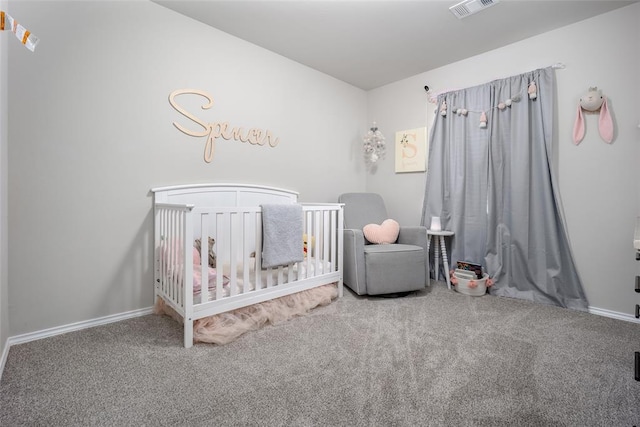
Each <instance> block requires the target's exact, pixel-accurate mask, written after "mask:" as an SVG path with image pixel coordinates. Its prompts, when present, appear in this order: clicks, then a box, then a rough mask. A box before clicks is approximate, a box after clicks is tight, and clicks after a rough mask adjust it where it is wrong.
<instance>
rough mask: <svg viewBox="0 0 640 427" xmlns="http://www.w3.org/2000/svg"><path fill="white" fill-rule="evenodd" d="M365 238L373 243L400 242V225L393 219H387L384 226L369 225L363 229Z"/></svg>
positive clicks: (383, 223)
mask: <svg viewBox="0 0 640 427" xmlns="http://www.w3.org/2000/svg"><path fill="white" fill-rule="evenodd" d="M362 232H363V233H364V237H365V238H366V239H367V240H368V241H369V242H371V243H375V244H378V245H380V244H389V243H395V241H396V240H398V234H399V233H400V224H398V222H397V221H395V220H393V219H385V220H384V221H383V222H382V224H380V225H378V224H367V225H365V226H364V228H363V229H362Z"/></svg>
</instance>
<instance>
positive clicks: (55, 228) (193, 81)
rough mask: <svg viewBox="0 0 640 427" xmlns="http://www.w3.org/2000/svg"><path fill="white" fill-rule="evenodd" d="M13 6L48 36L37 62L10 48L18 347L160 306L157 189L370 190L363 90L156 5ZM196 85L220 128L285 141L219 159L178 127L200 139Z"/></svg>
mask: <svg viewBox="0 0 640 427" xmlns="http://www.w3.org/2000/svg"><path fill="white" fill-rule="evenodd" d="M10 7H11V12H12V14H14V15H15V16H19V17H20V20H21V21H22V22H24V23H25V25H26V24H28V25H29V26H30V29H31V30H32V31H33V33H34V34H36V35H37V36H38V37H39V38H40V44H39V45H38V47H37V49H36V52H35V53H31V52H29V51H28V50H27V49H25V48H24V47H22V46H20V44H19V43H9V59H10V61H9V99H8V100H9V105H10V107H9V121H10V124H11V126H10V127H9V139H8V140H9V157H10V159H11V162H10V166H9V245H10V248H11V251H10V253H9V264H10V265H11V270H10V271H9V290H8V298H9V301H10V304H9V311H8V314H9V321H10V334H11V335H12V336H13V335H18V334H22V333H27V332H32V331H38V330H42V329H46V328H50V327H55V326H59V325H66V324H70V323H73V322H77V321H83V320H88V319H95V318H98V317H101V316H105V315H110V314H116V313H123V312H127V311H130V310H135V309H140V308H145V307H149V306H151V305H152V303H153V301H152V299H153V294H152V268H151V267H152V257H151V252H150V246H151V235H152V216H151V202H152V201H151V197H150V195H149V189H150V188H152V187H154V186H164V185H173V184H181V183H191V182H241V183H260V184H264V185H271V186H276V187H282V188H290V189H293V190H296V191H298V192H300V195H301V200H302V201H336V200H337V197H338V194H339V193H340V192H341V191H343V189H344V190H364V188H365V183H366V174H365V171H364V168H363V165H362V161H361V157H360V156H359V155H358V151H357V150H358V147H359V146H360V137H361V134H362V132H363V129H365V128H366V93H365V92H364V91H362V90H360V89H357V88H355V87H353V86H350V85H347V84H345V83H343V82H340V81H338V80H336V79H334V78H331V77H329V76H327V75H324V74H322V73H319V72H317V71H315V70H312V69H310V68H307V67H304V66H302V65H300V64H298V63H295V62H292V61H289V60H287V59H285V58H283V57H281V56H279V55H276V54H274V53H271V52H269V51H266V50H264V49H262V48H259V47H257V46H255V45H252V44H249V43H246V42H244V41H241V40H239V39H237V38H234V37H232V36H229V35H228V34H225V33H222V32H220V31H217V30H215V29H212V28H210V27H207V26H205V25H203V24H201V23H199V22H197V21H194V20H191V19H188V18H185V17H183V16H181V15H178V14H176V13H175V12H172V11H170V10H168V9H165V8H163V7H161V6H159V5H157V4H154V3H151V2H147V1H144V2H141V1H128V2H122V1H113V2H100V1H92V2H77V1H72V2H57V1H44V2H34V1H29V2H24V1H11V2H10ZM2 62H3V63H4V61H2ZM183 88H195V89H201V90H204V91H206V92H208V93H210V94H211V95H213V97H214V101H215V104H214V106H213V108H212V109H210V110H206V111H203V110H199V109H196V108H197V107H198V106H199V105H200V104H197V105H196V103H192V104H193V105H192V107H191V108H192V110H191V111H192V112H193V113H194V114H195V115H197V116H198V117H200V118H201V119H203V120H205V121H206V122H215V121H228V122H229V123H230V124H231V125H233V126H242V127H244V128H245V129H246V128H251V127H256V128H262V129H269V130H271V131H272V132H273V133H274V134H275V135H277V136H278V137H279V138H280V143H279V145H278V146H277V147H275V148H270V147H267V146H262V147H260V146H253V145H250V144H247V143H244V144H243V143H241V142H236V141H224V140H222V141H221V142H218V143H217V146H216V153H215V157H214V159H213V161H212V162H211V163H205V162H204V160H203V150H204V145H205V140H204V138H195V137H191V136H187V135H185V134H183V133H180V132H179V131H178V130H176V129H175V128H174V127H173V125H172V123H173V122H174V121H178V122H180V123H181V124H183V125H184V126H186V127H190V128H192V129H196V130H197V126H196V125H195V124H193V123H191V122H189V121H188V120H186V119H185V118H184V117H182V116H180V115H179V114H178V113H177V112H176V111H175V110H174V109H173V108H172V107H171V106H170V105H169V102H168V95H169V93H170V92H172V91H173V90H176V89H183ZM3 300H4V299H3ZM5 311H6V310H4V309H3V313H4V312H5ZM3 323H4V322H3Z"/></svg>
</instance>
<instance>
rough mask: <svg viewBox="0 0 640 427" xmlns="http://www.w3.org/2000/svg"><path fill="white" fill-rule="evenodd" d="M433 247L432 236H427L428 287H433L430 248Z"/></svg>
mask: <svg viewBox="0 0 640 427" xmlns="http://www.w3.org/2000/svg"><path fill="white" fill-rule="evenodd" d="M430 246H431V236H430V235H429V234H427V287H429V286H431V265H430V262H431V257H429V247H430Z"/></svg>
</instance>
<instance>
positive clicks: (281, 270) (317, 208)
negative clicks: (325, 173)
mask: <svg viewBox="0 0 640 427" xmlns="http://www.w3.org/2000/svg"><path fill="white" fill-rule="evenodd" d="M342 207H343V206H342V205H341V204H333V203H332V204H317V203H316V204H302V210H303V229H304V234H305V236H306V255H305V257H304V260H303V261H301V262H297V263H292V264H289V265H287V266H280V267H276V268H262V265H261V259H262V251H261V250H262V211H261V208H260V207H259V206H255V207H234V206H232V207H215V208H212V207H197V208H196V207H194V206H192V205H178V204H168V203H157V204H156V205H155V220H156V226H155V242H156V257H155V258H156V268H155V280H156V283H155V285H156V286H155V293H156V296H161V297H162V298H163V299H164V300H165V301H166V302H167V303H168V304H169V305H170V306H171V307H172V308H173V309H174V310H175V311H176V312H178V314H180V315H181V316H182V317H183V319H184V320H185V346H187V347H189V346H190V344H191V341H192V333H193V331H192V329H191V328H190V326H188V325H187V324H191V323H192V322H191V321H192V320H195V319H198V318H202V317H206V316H210V315H213V314H218V313H222V312H225V311H229V310H233V309H236V308H240V307H244V306H247V305H251V304H255V303H258V302H263V301H266V300H269V299H273V298H277V297H280V296H285V295H288V294H291V293H295V292H300V291H302V290H305V289H311V288H313V287H316V286H320V285H323V284H327V283H332V282H337V283H338V291H339V295H340V296H342V232H341V231H340V230H342V229H343V211H342ZM209 237H211V238H213V239H215V244H214V246H213V248H214V251H215V254H216V265H215V268H213V267H210V266H209V262H208V256H207V248H208V244H207V242H208V241H209ZM198 238H199V239H200V241H201V242H202V243H201V256H200V263H195V264H194V250H193V242H194V240H195V239H198ZM198 277H199V278H200V282H199V283H198ZM194 289H195V293H194Z"/></svg>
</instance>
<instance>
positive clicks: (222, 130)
mask: <svg viewBox="0 0 640 427" xmlns="http://www.w3.org/2000/svg"><path fill="white" fill-rule="evenodd" d="M178 95H198V96H201V97H203V98H204V99H206V101H207V102H206V103H205V104H203V105H202V106H201V107H200V108H202V109H203V110H208V109H209V108H211V107H212V106H213V97H212V96H211V95H209V94H208V93H206V92H204V91H202V90H197V89H178V90H175V91H173V92H171V94H170V95H169V103H170V104H171V106H172V107H173V108H175V109H176V111H177V112H178V113H180V114H182V115H183V116H185V117H186V118H188V119H189V120H192V121H193V122H195V123H197V124H198V125H200V126H201V127H202V130H198V131H194V130H190V129H187V128H185V127H184V126H182V125H181V124H179V123H176V122H173V125H174V126H175V127H176V128H177V129H178V130H179V131H180V132H182V133H185V134H187V135H189V136H195V137H198V138H201V137H206V138H207V143H206V145H205V147H204V161H205V162H207V163H211V160H213V153H214V151H215V142H216V139H218V138H223V139H226V140H227V141H229V140H234V141H239V142H248V143H249V144H251V145H264V144H266V143H267V144H269V146H270V147H275V146H276V145H278V143H279V142H280V138H275V137H274V136H273V134H272V133H271V131H270V130H264V129H257V128H251V129H249V130H247V131H245V130H244V129H243V128H241V127H232V126H230V125H229V122H211V123H206V122H204V121H203V120H200V119H199V118H197V117H196V116H194V115H193V114H191V113H190V112H188V111H187V110H185V109H184V108H183V107H181V106H180V105H178V103H177V102H176V96H178Z"/></svg>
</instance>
